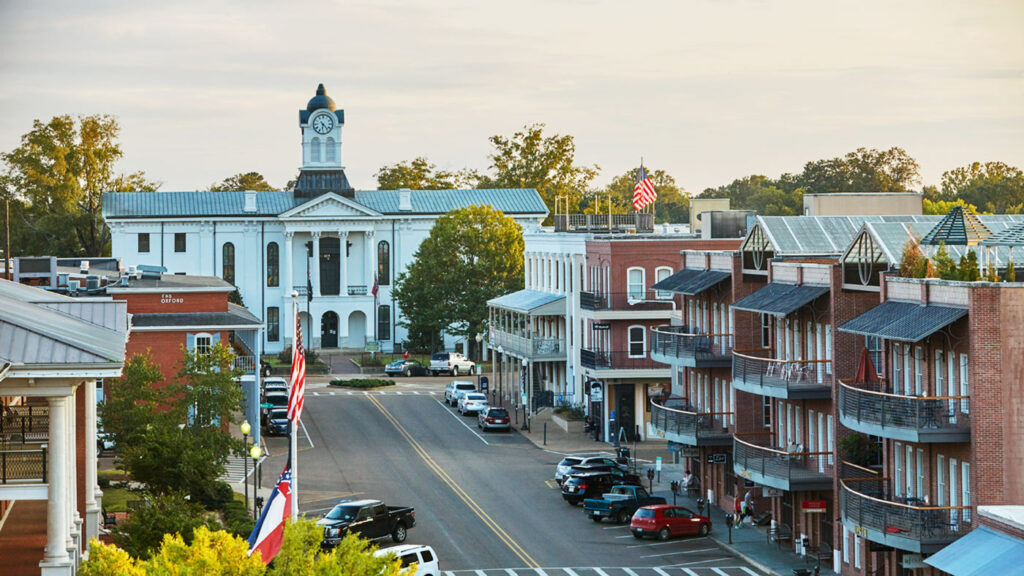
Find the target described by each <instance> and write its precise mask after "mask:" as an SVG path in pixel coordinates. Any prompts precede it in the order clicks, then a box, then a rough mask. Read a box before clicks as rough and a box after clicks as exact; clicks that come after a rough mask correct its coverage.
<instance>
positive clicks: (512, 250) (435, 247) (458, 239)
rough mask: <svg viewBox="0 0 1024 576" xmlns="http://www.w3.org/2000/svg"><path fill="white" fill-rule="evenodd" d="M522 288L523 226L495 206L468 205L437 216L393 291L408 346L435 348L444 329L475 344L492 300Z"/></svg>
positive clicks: (397, 280) (482, 329) (396, 281)
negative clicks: (407, 339) (402, 314)
mask: <svg viewBox="0 0 1024 576" xmlns="http://www.w3.org/2000/svg"><path fill="white" fill-rule="evenodd" d="M522 287H523V234H522V229H521V228H520V227H519V224H517V223H516V222H515V220H513V219H512V218H510V217H508V216H505V215H504V214H503V213H502V212H501V211H499V210H495V209H494V208H491V207H490V206H468V207H466V208H460V209H458V210H452V211H451V212H449V213H447V214H445V215H444V216H442V217H441V218H439V219H438V220H437V222H436V223H435V224H434V227H433V229H431V231H430V235H429V236H428V237H427V238H426V239H425V240H424V241H423V243H422V244H420V247H419V249H418V250H417V251H416V254H415V257H414V260H413V262H412V264H410V265H409V268H408V269H407V270H406V271H405V272H403V273H402V274H401V275H399V276H398V278H397V279H396V280H395V287H394V290H395V299H396V300H397V301H398V302H399V303H400V304H401V306H402V311H403V313H404V315H405V319H404V320H403V325H404V326H406V327H408V329H409V342H408V344H409V346H410V347H412V348H414V349H432V348H434V346H435V344H436V338H437V336H438V335H439V334H440V332H441V331H442V330H445V331H447V332H449V333H451V334H456V335H459V336H463V337H465V338H466V340H467V341H468V342H469V343H470V345H471V346H473V345H475V340H474V336H475V335H476V334H477V333H480V332H483V331H484V328H485V325H486V320H487V300H489V299H491V298H494V297H497V296H500V295H502V294H506V293H508V292H512V291H515V290H519V289H521V288H522Z"/></svg>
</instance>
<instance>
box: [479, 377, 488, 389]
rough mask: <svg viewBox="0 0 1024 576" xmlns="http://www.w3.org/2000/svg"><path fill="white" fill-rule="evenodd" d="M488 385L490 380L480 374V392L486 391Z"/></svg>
mask: <svg viewBox="0 0 1024 576" xmlns="http://www.w3.org/2000/svg"><path fill="white" fill-rule="evenodd" d="M489 385H490V380H488V379H487V376H481V377H480V391H481V392H486V391H487V387H488V386H489Z"/></svg>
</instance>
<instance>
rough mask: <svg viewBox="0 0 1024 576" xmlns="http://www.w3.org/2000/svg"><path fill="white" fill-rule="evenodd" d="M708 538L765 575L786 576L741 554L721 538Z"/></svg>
mask: <svg viewBox="0 0 1024 576" xmlns="http://www.w3.org/2000/svg"><path fill="white" fill-rule="evenodd" d="M708 538H709V539H710V540H711V541H712V542H714V543H716V544H718V545H719V546H721V547H722V548H725V549H726V550H728V551H729V552H732V553H733V554H735V555H736V556H738V557H739V558H740V559H742V560H743V561H744V562H747V563H749V564H750V565H752V566H753V567H755V568H757V569H758V570H760V571H762V572H764V573H765V574H770V575H771V576H784V575H783V574H781V573H779V572H777V571H775V570H773V569H771V568H769V567H767V566H765V565H764V564H762V563H761V562H759V561H758V560H756V559H754V558H753V557H752V556H750V555H748V554H744V553H743V552H740V551H739V550H737V549H736V548H735V547H733V545H732V544H728V543H727V541H724V540H720V539H719V538H716V537H714V536H711V535H709V536H708Z"/></svg>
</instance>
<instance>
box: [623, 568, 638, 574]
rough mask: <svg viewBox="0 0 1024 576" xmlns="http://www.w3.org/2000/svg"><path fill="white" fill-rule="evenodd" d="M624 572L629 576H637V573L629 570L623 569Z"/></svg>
mask: <svg viewBox="0 0 1024 576" xmlns="http://www.w3.org/2000/svg"><path fill="white" fill-rule="evenodd" d="M622 571H623V572H625V573H626V574H629V576H637V573H636V572H633V571H632V570H630V569H629V568H623V569H622Z"/></svg>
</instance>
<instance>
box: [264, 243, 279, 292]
mask: <svg viewBox="0 0 1024 576" xmlns="http://www.w3.org/2000/svg"><path fill="white" fill-rule="evenodd" d="M278 256H279V253H278V248H277V242H271V243H270V244H267V286H278V285H279V284H280V281H281V266H280V264H279V263H278V262H279V260H278Z"/></svg>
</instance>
